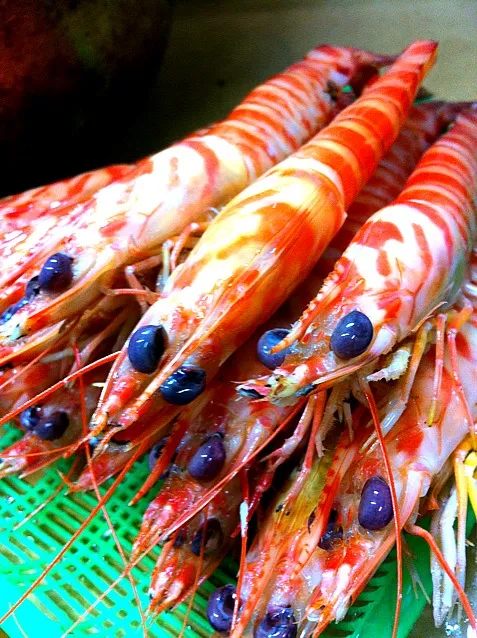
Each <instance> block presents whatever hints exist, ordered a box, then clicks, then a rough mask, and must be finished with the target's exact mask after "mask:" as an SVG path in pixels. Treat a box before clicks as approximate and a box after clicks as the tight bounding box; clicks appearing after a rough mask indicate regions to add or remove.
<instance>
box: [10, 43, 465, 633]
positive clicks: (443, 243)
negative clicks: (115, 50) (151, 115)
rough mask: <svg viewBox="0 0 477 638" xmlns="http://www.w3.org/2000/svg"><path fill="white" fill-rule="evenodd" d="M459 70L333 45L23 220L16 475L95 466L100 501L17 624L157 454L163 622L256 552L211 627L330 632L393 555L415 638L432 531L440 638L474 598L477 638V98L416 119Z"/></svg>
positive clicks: (14, 205) (156, 578)
mask: <svg viewBox="0 0 477 638" xmlns="http://www.w3.org/2000/svg"><path fill="white" fill-rule="evenodd" d="M436 52H437V43H435V42H432V41H417V42H414V43H412V44H411V45H409V46H408V47H407V48H406V49H404V51H403V52H402V53H401V54H400V55H396V56H389V55H379V54H375V53H372V52H368V51H363V50H360V49H352V48H346V47H334V46H328V45H321V46H318V47H316V48H315V49H314V50H313V51H311V52H310V53H309V54H308V55H307V56H306V57H305V58H304V59H303V60H302V61H300V62H297V63H295V64H293V65H292V66H291V67H289V68H288V69H286V70H285V71H283V72H282V73H280V74H279V75H277V76H275V77H273V78H271V79H270V80H268V81H267V82H265V83H264V84H262V85H261V86H259V87H257V88H256V89H255V90H254V91H252V92H251V93H250V94H249V95H248V96H247V97H246V98H245V99H244V100H243V102H242V103H241V104H240V105H238V106H237V107H236V108H235V109H234V110H233V111H232V112H231V114H230V115H229V116H228V117H227V118H225V119H224V120H223V121H221V122H218V123H216V124H213V125H211V126H210V127H208V128H204V129H201V130H200V131H198V132H197V133H194V134H192V135H190V136H188V137H187V138H185V139H184V140H183V141H180V142H177V143H176V144H174V145H172V146H171V147H170V148H168V149H166V150H163V151H161V152H159V153H157V154H156V155H153V156H152V157H150V158H147V159H145V160H142V161H140V162H138V163H137V164H136V165H131V166H114V167H110V168H107V169H100V170H97V171H93V172H91V173H89V174H85V175H82V176H79V177H75V178H72V179H70V180H65V181H63V182H60V183H56V184H53V185H50V186H45V187H42V188H37V189H33V190H30V191H28V192H27V193H23V194H21V195H17V196H12V197H9V198H6V199H4V200H2V201H0V227H1V229H2V234H1V237H2V265H3V268H2V275H1V277H0V279H1V281H2V286H1V288H0V313H1V314H0V366H1V367H0V389H1V393H0V409H1V411H2V414H1V421H0V423H1V424H7V423H8V424H9V425H8V427H16V428H19V431H20V434H19V438H18V440H17V442H16V443H14V444H12V445H10V446H9V447H7V448H5V449H3V450H2V452H1V460H2V462H1V464H0V477H4V476H7V475H9V474H12V473H17V474H19V475H20V476H21V477H24V476H27V475H30V474H32V473H34V472H38V471H40V470H41V471H45V468H48V467H50V466H52V464H53V463H54V461H55V460H57V459H59V458H60V457H63V456H65V457H70V456H72V455H75V457H76V459H77V461H76V462H75V465H74V471H73V472H72V474H71V476H68V477H67V478H65V481H67V482H68V487H69V490H70V491H73V492H75V491H80V490H94V491H95V493H96V495H97V498H98V503H97V506H95V508H94V509H93V511H92V512H91V514H90V515H89V516H88V517H87V519H86V520H85V521H84V523H83V525H82V526H81V527H80V529H79V530H78V531H77V532H76V533H75V534H74V535H73V537H72V538H71V540H70V541H69V542H68V543H67V544H66V545H65V547H64V548H63V549H62V550H61V552H60V553H59V554H58V555H57V556H56V557H55V559H54V560H53V561H52V563H51V565H50V566H49V567H48V569H47V570H46V571H45V572H44V573H42V574H40V576H39V577H38V578H37V579H36V580H35V582H34V583H33V584H32V585H31V587H29V588H28V590H27V591H25V593H24V595H23V596H22V597H21V599H20V600H18V601H17V602H16V603H15V604H14V605H13V606H12V608H11V609H10V611H9V612H8V614H5V616H4V617H3V618H2V619H0V623H1V622H2V621H3V620H5V619H6V617H7V616H9V615H10V614H11V613H14V611H15V610H16V609H17V607H18V606H19V605H20V604H21V603H22V602H23V601H24V600H25V599H26V598H27V597H28V596H29V595H30V594H31V593H32V592H33V591H34V589H35V588H36V587H37V586H39V585H40V583H41V581H42V579H43V578H44V576H45V575H46V573H47V572H48V571H49V570H50V569H51V568H53V567H54V566H55V565H56V564H57V563H58V562H59V561H60V560H61V558H62V557H63V555H64V554H65V553H66V552H67V551H68V549H69V547H70V546H71V544H72V543H73V542H74V540H75V539H76V538H77V537H78V536H79V534H81V532H82V531H83V530H84V529H85V528H86V526H87V525H88V524H89V522H90V521H91V519H92V518H93V516H94V515H96V514H97V513H98V512H99V511H100V510H102V511H103V513H104V515H105V516H107V510H106V505H107V502H108V499H109V498H110V497H111V495H112V494H113V493H114V490H115V488H116V487H117V485H118V484H119V483H120V481H121V480H122V479H123V478H124V477H125V475H126V474H127V473H128V472H131V471H134V468H133V465H134V463H135V461H136V460H138V459H139V458H141V457H143V456H144V455H148V463H149V470H150V472H149V475H148V477H147V480H146V481H145V483H144V485H142V486H141V488H140V489H139V490H138V492H137V494H136V495H135V496H134V498H133V500H132V503H131V506H133V505H134V503H136V502H137V501H138V500H139V499H142V498H146V497H147V498H149V499H151V498H152V500H150V503H149V506H148V507H147V510H146V512H145V515H144V518H143V522H142V526H141V528H140V529H139V530H137V537H136V541H135V543H134V546H133V550H132V553H131V555H130V556H125V555H124V552H123V551H122V550H121V547H120V546H119V547H118V551H119V552H120V553H121V557H122V559H123V560H124V563H125V569H124V572H123V573H122V574H121V575H120V577H121V578H123V577H128V578H131V571H132V570H133V568H134V566H135V565H137V563H138V562H139V561H140V560H141V559H142V557H144V556H145V555H146V554H147V553H148V552H150V551H151V550H152V549H153V548H155V547H156V546H157V544H158V543H159V544H161V545H162V551H161V554H160V556H159V559H158V562H157V564H156V566H155V569H154V571H153V573H152V575H151V584H150V590H149V593H150V601H149V611H150V612H151V613H152V614H158V613H160V612H162V611H163V610H166V609H170V608H171V607H174V606H176V605H178V604H179V603H181V602H182V601H184V600H186V599H187V598H189V597H191V596H193V594H194V592H195V591H196V590H197V588H198V587H199V585H200V584H201V583H202V582H204V581H205V580H206V579H207V578H209V576H210V575H211V574H212V572H213V571H214V570H215V569H216V567H217V566H218V565H219V564H220V563H221V561H222V560H223V558H224V557H225V556H226V555H227V554H228V553H230V551H232V550H236V551H237V552H238V555H239V558H240V567H239V571H238V578H237V582H236V583H235V584H234V583H230V584H228V585H225V586H223V587H221V588H219V589H217V590H216V591H215V592H214V593H213V594H212V595H211V597H210V599H209V603H208V607H207V617H208V620H209V622H210V624H211V631H212V630H214V631H215V632H218V633H219V634H222V635H229V636H231V637H232V638H239V637H240V636H244V637H247V636H250V637H252V636H253V637H255V638H271V637H274V638H296V637H297V636H300V637H306V636H313V637H315V636H319V635H320V634H321V632H322V631H323V630H324V629H325V628H326V626H327V625H328V624H329V623H330V622H332V621H333V620H340V619H342V618H343V617H344V616H345V614H346V611H347V609H348V607H349V606H350V604H351V603H352V602H353V601H354V600H355V599H356V598H357V596H358V595H359V594H360V592H361V591H362V590H363V589H364V587H365V586H366V584H367V583H368V582H369V580H370V579H371V577H372V575H373V573H374V572H375V571H376V569H377V568H378V567H379V565H380V564H381V562H382V561H383V560H384V559H385V557H386V555H387V554H388V552H389V551H390V550H391V549H392V548H393V547H394V546H395V547H396V552H397V558H398V561H397V564H398V573H397V581H398V596H397V599H396V612H395V621H394V627H393V628H392V629H391V628H390V635H392V636H393V638H394V636H396V635H397V631H398V626H399V616H400V601H401V596H400V591H401V585H402V562H403V558H402V557H403V547H402V532H403V531H404V530H406V531H407V532H409V533H411V534H415V535H419V536H422V537H423V538H425V540H426V541H427V542H428V543H429V545H430V547H431V550H432V556H433V558H432V561H433V566H432V574H433V583H434V593H433V596H434V617H435V622H436V624H437V625H442V623H443V622H444V621H445V619H446V618H447V616H448V614H450V613H451V612H452V610H453V608H454V607H455V605H456V602H457V601H458V600H459V601H460V604H461V605H462V607H463V609H464V611H465V613H466V615H467V617H468V620H469V631H470V632H474V633H475V632H476V631H477V621H476V617H475V615H474V612H473V610H472V607H471V605H470V603H469V601H468V599H467V596H466V594H465V591H464V587H465V559H466V554H465V545H466V538H465V522H466V515H467V503H468V500H469V499H470V503H471V505H472V507H473V508H476V505H477V492H476V484H475V479H474V477H473V476H474V470H475V466H476V464H477V461H476V459H477V429H476V426H475V422H476V421H477V407H476V406H477V220H476V212H477V211H476V202H477V151H476V149H477V105H476V104H473V103H463V102H458V103H448V102H442V101H429V102H423V103H421V104H417V105H416V106H413V104H414V102H415V99H416V97H419V95H420V93H421V91H422V89H421V86H422V82H423V80H424V78H425V76H426V75H427V73H428V72H429V71H430V69H431V68H432V66H433V64H434V62H435V58H436ZM111 477H114V480H113V482H112V483H111V486H110V487H109V488H108V489H107V491H106V492H105V493H103V494H101V493H100V491H99V489H98V488H99V486H100V485H101V484H103V483H104V482H105V481H106V480H107V479H109V478H111ZM66 498H67V497H66ZM428 513H430V514H431V517H432V524H431V531H430V532H428V531H426V530H425V529H424V528H423V527H421V526H420V525H419V518H420V517H421V516H423V515H425V514H428ZM107 520H108V521H109V522H110V524H111V525H112V528H113V531H114V521H110V519H109V517H108V518H107ZM455 520H457V525H456V528H455V529H454V521H455ZM115 538H116V537H115ZM410 560H412V559H410ZM112 586H114V584H113V585H112ZM106 594H107V592H105V593H104V594H102V596H100V598H99V599H98V601H97V602H99V600H101V599H102V598H103V597H104V596H105V595H106ZM138 604H140V601H138ZM89 611H90V610H86V611H85V614H84V617H85V616H86V615H87V613H88V612H89ZM84 617H81V618H80V619H79V620H78V621H77V623H75V625H74V626H76V624H79V622H81V620H82V619H83V618H84ZM74 626H73V627H72V628H70V629H69V630H68V632H67V634H68V633H69V632H71V631H73V629H74ZM145 631H146V629H145ZM67 634H65V635H67ZM469 635H470V634H469ZM472 635H474V634H472Z"/></svg>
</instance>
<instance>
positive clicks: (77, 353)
mask: <svg viewBox="0 0 477 638" xmlns="http://www.w3.org/2000/svg"><path fill="white" fill-rule="evenodd" d="M73 352H74V355H75V361H76V365H77V367H78V368H79V367H80V366H81V353H80V351H79V348H78V346H77V345H76V344H73ZM78 382H79V390H80V405H81V422H82V425H83V434H84V435H86V434H87V433H88V415H87V413H86V397H85V389H84V378H83V377H79V379H78ZM85 452H86V463H87V464H88V467H89V469H90V472H91V482H92V483H93V489H94V493H95V494H96V498H97V499H98V502H100V501H101V493H100V491H99V487H98V481H97V480H96V475H95V473H94V467H93V464H92V462H91V451H90V449H89V446H88V445H85ZM101 511H102V512H103V516H104V519H105V521H106V523H107V525H108V527H109V529H110V531H111V535H112V537H113V539H114V543H115V545H116V547H117V548H118V552H119V555H120V556H121V560H122V561H123V563H124V566H125V567H126V565H127V563H128V561H127V559H126V556H125V554H124V551H123V548H122V547H121V543H120V541H119V538H118V535H117V534H116V530H115V529H114V525H113V524H112V522H111V518H110V516H109V514H108V510H107V509H106V505H105V504H104V505H102V506H101ZM128 580H129V583H130V584H131V588H132V591H133V596H134V600H135V601H136V605H137V609H138V611H139V616H140V618H141V625H142V627H143V630H144V636H147V630H146V619H145V617H144V612H143V610H142V607H141V600H140V598H139V594H138V592H137V588H136V583H135V582H134V578H133V577H132V576H131V574H128Z"/></svg>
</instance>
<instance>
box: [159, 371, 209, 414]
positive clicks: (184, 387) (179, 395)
mask: <svg viewBox="0 0 477 638" xmlns="http://www.w3.org/2000/svg"><path fill="white" fill-rule="evenodd" d="M204 390H205V370H202V369H201V368H192V367H188V366H181V367H180V368H178V369H177V370H176V371H175V372H173V373H172V374H171V376H170V377H169V378H168V379H166V380H165V381H164V383H163V384H162V385H161V386H160V387H159V391H160V393H161V394H162V397H163V399H164V400H165V401H167V403H172V404H173V405H187V404H188V403H191V401H193V400H194V399H196V398H197V397H198V396H199V394H202V392H203V391H204Z"/></svg>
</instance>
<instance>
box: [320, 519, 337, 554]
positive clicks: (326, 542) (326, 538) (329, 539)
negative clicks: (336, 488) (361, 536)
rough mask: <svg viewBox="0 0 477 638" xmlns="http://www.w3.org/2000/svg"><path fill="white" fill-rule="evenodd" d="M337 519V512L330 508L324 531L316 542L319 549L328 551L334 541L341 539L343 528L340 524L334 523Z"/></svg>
mask: <svg viewBox="0 0 477 638" xmlns="http://www.w3.org/2000/svg"><path fill="white" fill-rule="evenodd" d="M337 519H338V512H337V511H336V510H331V512H330V516H329V518H328V523H327V524H326V531H325V533H324V534H323V536H322V537H321V538H320V540H319V542H318V547H321V549H326V551H329V550H330V549H332V548H333V545H334V544H335V543H336V541H340V540H342V539H343V528H342V527H341V525H336V521H337Z"/></svg>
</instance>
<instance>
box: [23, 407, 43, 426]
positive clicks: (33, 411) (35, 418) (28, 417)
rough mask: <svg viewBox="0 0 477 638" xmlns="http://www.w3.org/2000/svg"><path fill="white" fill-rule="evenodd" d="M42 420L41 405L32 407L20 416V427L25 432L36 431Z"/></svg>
mask: <svg viewBox="0 0 477 638" xmlns="http://www.w3.org/2000/svg"><path fill="white" fill-rule="evenodd" d="M40 419H41V408H40V406H39V405H32V406H30V407H29V408H27V409H26V410H23V412H22V413H21V414H20V425H21V426H22V428H25V430H34V429H35V427H36V426H37V425H38V423H39V421H40Z"/></svg>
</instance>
